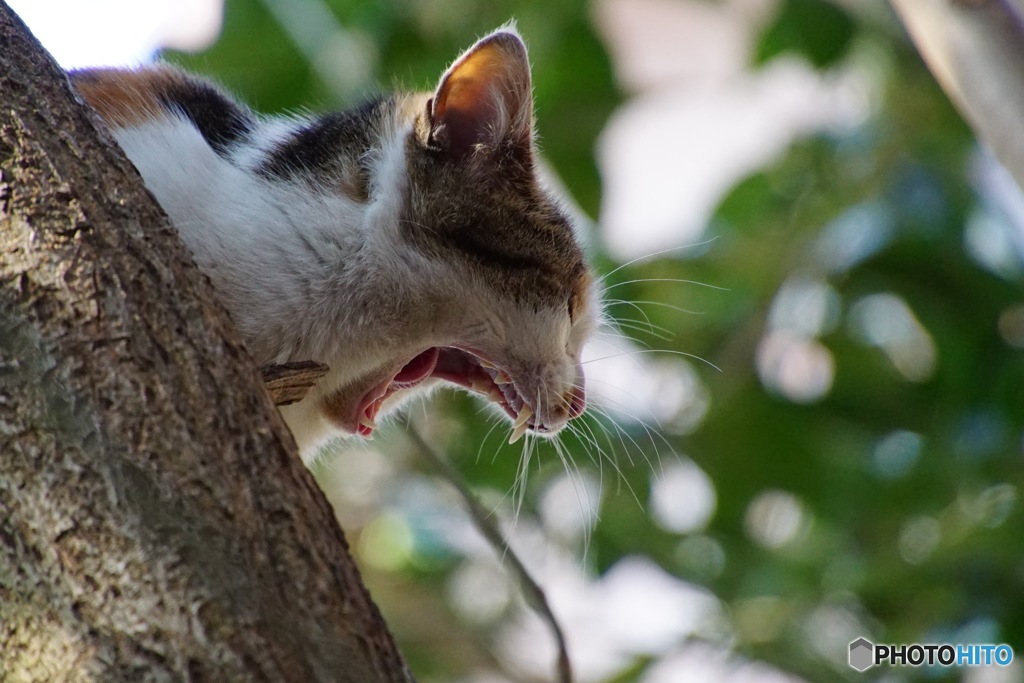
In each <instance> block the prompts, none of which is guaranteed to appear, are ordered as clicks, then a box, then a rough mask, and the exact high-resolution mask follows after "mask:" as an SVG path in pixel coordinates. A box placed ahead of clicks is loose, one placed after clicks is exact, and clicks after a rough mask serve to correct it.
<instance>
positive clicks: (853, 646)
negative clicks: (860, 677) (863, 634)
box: [850, 638, 875, 671]
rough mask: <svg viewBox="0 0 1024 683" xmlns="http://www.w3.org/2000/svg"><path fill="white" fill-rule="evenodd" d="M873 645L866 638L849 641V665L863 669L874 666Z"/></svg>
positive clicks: (859, 669) (858, 669)
mask: <svg viewBox="0 0 1024 683" xmlns="http://www.w3.org/2000/svg"><path fill="white" fill-rule="evenodd" d="M874 659H875V646H874V645H873V644H872V643H871V641H869V640H868V639H867V638H858V639H857V640H855V641H853V642H852V643H850V666H852V667H853V668H854V669H856V670H857V671H864V670H865V669H868V668H870V667H872V666H874V663H875V662H874Z"/></svg>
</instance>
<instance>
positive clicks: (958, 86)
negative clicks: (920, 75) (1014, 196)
mask: <svg viewBox="0 0 1024 683" xmlns="http://www.w3.org/2000/svg"><path fill="white" fill-rule="evenodd" d="M891 2H892V5H893V7H894V8H895V9H896V12H897V13H898V14H899V16H900V19H901V20H902V21H903V24H904V25H905V26H906V27H907V31H908V32H909V33H910V36H911V38H912V39H913V40H914V44H915V45H916V46H917V49H918V50H919V51H920V53H921V55H922V56H923V57H924V60H925V62H927V64H928V68H929V69H931V71H932V73H933V74H934V75H935V78H936V79H937V80H938V81H939V84H940V85H941V86H942V89H943V90H945V91H946V94H947V95H949V98H950V99H951V100H952V101H953V103H954V104H956V106H957V108H959V109H960V112H961V113H962V114H963V115H964V118H966V119H967V121H968V122H969V123H970V124H971V127H972V128H973V129H974V131H975V132H976V133H977V134H978V137H980V138H981V139H982V140H984V142H985V143H986V144H987V145H988V146H989V148H990V149H991V150H992V152H993V153H994V154H995V155H996V157H997V158H998V159H999V161H1000V162H1001V163H1002V164H1003V166H1005V167H1006V169H1007V170H1008V171H1009V172H1010V174H1011V175H1012V176H1013V177H1014V179H1015V180H1016V181H1017V184H1018V185H1019V186H1020V187H1022V188H1024V135H1022V134H1021V130H1022V128H1024V0H891Z"/></svg>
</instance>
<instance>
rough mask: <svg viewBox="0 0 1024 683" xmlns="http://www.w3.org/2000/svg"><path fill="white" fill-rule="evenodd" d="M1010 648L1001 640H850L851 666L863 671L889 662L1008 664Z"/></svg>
mask: <svg viewBox="0 0 1024 683" xmlns="http://www.w3.org/2000/svg"><path fill="white" fill-rule="evenodd" d="M1012 661H1013V648H1012V647H1010V646H1009V645H1006V644H1004V643H1000V644H998V645H995V644H992V643H983V644H971V645H964V644H957V645H951V644H949V643H942V644H941V645H936V644H932V643H929V644H927V645H922V644H919V643H911V644H909V645H875V644H874V643H872V642H871V641H870V640H868V639H867V638H858V639H857V640H855V641H853V642H852V643H850V659H849V662H850V666H851V667H853V668H854V669H856V670H857V671H864V670H866V669H869V668H871V667H873V666H878V665H879V664H889V665H890V666H922V665H928V666H990V665H992V664H998V665H999V666H1007V665H1008V664H1009V663H1010V662H1012Z"/></svg>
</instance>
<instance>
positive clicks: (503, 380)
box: [494, 370, 512, 384]
mask: <svg viewBox="0 0 1024 683" xmlns="http://www.w3.org/2000/svg"><path fill="white" fill-rule="evenodd" d="M494 382H495V384H511V383H512V378H511V377H509V376H508V374H507V373H506V372H505V371H504V370H497V371H495V373H494Z"/></svg>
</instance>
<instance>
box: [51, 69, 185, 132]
mask: <svg viewBox="0 0 1024 683" xmlns="http://www.w3.org/2000/svg"><path fill="white" fill-rule="evenodd" d="M71 79H72V81H73V82H74V84H75V88H77V90H78V92H79V93H80V94H81V95H82V97H83V98H84V99H85V101H86V102H88V103H89V104H90V105H91V106H92V108H93V109H95V110H96V111H97V112H98V113H99V114H100V116H102V117H103V119H104V120H105V121H106V122H107V123H109V124H110V125H112V126H132V125H137V124H140V123H143V122H145V121H148V120H151V119H155V118H159V117H160V116H161V115H163V114H165V113H166V108H165V107H164V106H163V105H162V104H161V102H160V95H161V93H163V92H166V91H167V89H168V88H169V87H171V86H175V85H177V86H180V85H182V84H185V83H187V80H188V79H187V78H186V77H185V76H184V75H182V74H181V73H179V72H178V71H176V70H174V69H171V68H169V67H162V66H157V67H150V68H146V69H141V70H129V69H86V70H83V71H75V72H73V73H72V74H71Z"/></svg>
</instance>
